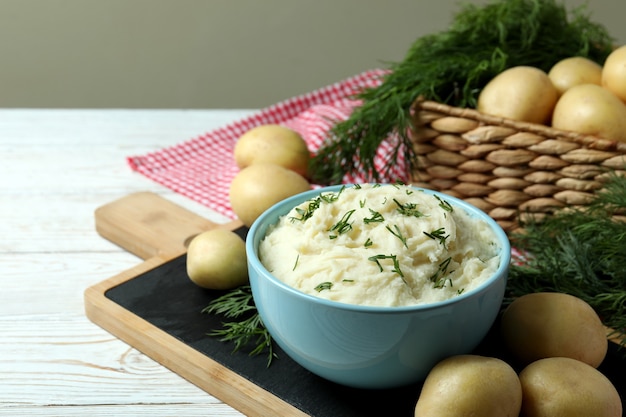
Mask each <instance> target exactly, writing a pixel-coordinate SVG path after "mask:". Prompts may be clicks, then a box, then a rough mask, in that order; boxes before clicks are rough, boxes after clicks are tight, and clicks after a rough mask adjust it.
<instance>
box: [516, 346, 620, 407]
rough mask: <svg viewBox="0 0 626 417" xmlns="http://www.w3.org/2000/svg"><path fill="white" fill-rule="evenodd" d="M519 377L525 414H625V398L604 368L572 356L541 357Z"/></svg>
mask: <svg viewBox="0 0 626 417" xmlns="http://www.w3.org/2000/svg"><path fill="white" fill-rule="evenodd" d="M519 379H520V382H521V385H522V391H523V399H522V410H521V414H520V416H521V417H589V416H593V417H621V416H622V401H621V399H620V396H619V393H618V392H617V389H616V388H615V386H614V385H613V384H612V383H611V381H610V380H609V379H608V378H607V377H606V376H604V375H603V374H602V373H601V372H600V371H598V370H597V369H595V368H594V367H592V366H589V365H587V364H586V363H583V362H580V361H577V360H576V359H571V358H546V359H540V360H538V361H535V362H533V363H531V364H530V365H528V366H527V367H526V368H524V369H523V370H522V371H521V372H520V374H519Z"/></svg>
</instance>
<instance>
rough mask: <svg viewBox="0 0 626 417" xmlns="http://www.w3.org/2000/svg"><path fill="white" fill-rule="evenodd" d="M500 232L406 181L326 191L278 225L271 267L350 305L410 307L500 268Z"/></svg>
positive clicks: (270, 248)
mask: <svg viewBox="0 0 626 417" xmlns="http://www.w3.org/2000/svg"><path fill="white" fill-rule="evenodd" d="M499 251H500V248H499V247H498V245H497V239H496V236H495V234H494V232H493V231H492V230H491V229H490V228H489V227H488V225H487V224H486V223H485V222H484V221H482V220H479V219H476V218H470V217H469V215H468V214H467V213H466V212H465V211H464V210H463V209H461V208H459V207H453V206H451V205H450V204H449V203H448V202H447V201H446V200H445V199H440V198H439V197H436V196H433V195H430V194H427V193H425V192H423V191H420V190H418V189H414V188H411V187H410V186H406V185H395V184H394V185H391V184H388V185H377V184H362V185H356V186H353V187H345V188H343V189H342V190H341V191H339V192H336V193H321V194H320V195H319V196H318V197H316V198H314V199H311V200H309V201H306V202H304V203H302V204H300V205H299V206H297V207H295V208H294V209H292V210H291V211H290V212H289V213H288V214H287V215H285V216H283V217H281V218H280V220H279V222H278V223H277V224H276V225H274V226H272V227H271V228H270V229H269V230H268V233H267V235H266V237H265V238H264V239H263V241H262V242H261V244H260V247H259V258H260V260H261V262H262V263H263V265H265V267H266V268H267V269H268V270H269V271H270V272H271V273H272V274H274V275H275V276H276V277H277V278H278V279H280V280H282V281H283V282H285V283H286V284H288V285H290V286H292V287H294V288H297V289H298V290H300V291H303V292H305V293H307V294H311V295H315V296H318V297H323V298H326V299H329V300H334V301H338V302H343V303H350V304H359V305H369V306H407V305H414V304H426V303H432V302H437V301H441V300H446V299H449V298H452V297H455V296H457V295H458V294H461V293H463V292H465V291H469V290H471V289H473V288H476V287H477V286H479V285H480V284H481V283H482V282H484V281H485V280H486V279H487V278H488V277H489V276H491V275H492V274H493V273H494V272H495V271H496V270H497V268H498V266H499V263H500V256H499Z"/></svg>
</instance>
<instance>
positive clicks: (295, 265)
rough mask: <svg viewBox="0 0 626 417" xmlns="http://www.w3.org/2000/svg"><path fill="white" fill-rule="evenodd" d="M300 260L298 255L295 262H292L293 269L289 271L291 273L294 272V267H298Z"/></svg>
mask: <svg viewBox="0 0 626 417" xmlns="http://www.w3.org/2000/svg"><path fill="white" fill-rule="evenodd" d="M299 260H300V254H298V256H296V262H294V264H293V268H292V269H291V270H292V271H295V270H296V267H297V266H298V261H299Z"/></svg>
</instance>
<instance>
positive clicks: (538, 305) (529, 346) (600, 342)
mask: <svg viewBox="0 0 626 417" xmlns="http://www.w3.org/2000/svg"><path fill="white" fill-rule="evenodd" d="M500 326H501V329H500V330H501V334H502V340H503V341H504V344H505V346H506V348H507V349H508V350H509V351H510V352H511V353H512V354H513V356H514V357H515V359H516V360H518V361H519V362H520V364H522V365H527V364H529V363H531V362H533V361H536V360H538V359H543V358H548V357H554V356H562V357H569V358H573V359H577V360H579V361H582V362H585V363H587V364H589V365H591V366H593V367H598V366H599V365H600V363H601V362H602V361H603V360H604V357H605V356H606V353H607V349H608V340H607V337H606V336H607V335H606V330H605V328H604V326H603V324H602V321H601V320H600V318H599V317H598V315H597V313H596V312H595V311H594V310H593V308H591V306H590V305H589V304H587V303H586V302H585V301H583V300H581V299H580V298H577V297H574V296H572V295H568V294H563V293H557V292H541V293H533V294H526V295H523V296H521V297H519V298H517V299H515V300H514V301H513V302H512V303H511V304H510V305H509V306H508V307H507V308H506V310H505V311H504V313H503V314H502V318H501V322H500Z"/></svg>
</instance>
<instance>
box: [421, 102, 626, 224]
mask: <svg viewBox="0 0 626 417" xmlns="http://www.w3.org/2000/svg"><path fill="white" fill-rule="evenodd" d="M412 110H413V112H412V114H413V118H414V122H415V126H416V129H415V131H414V132H413V134H412V137H413V141H414V149H415V152H416V155H417V161H416V164H415V169H414V172H413V180H414V184H415V185H418V186H423V187H426V188H431V189H435V190H438V191H442V192H445V193H447V194H450V195H453V196H455V197H459V198H461V199H463V200H466V201H467V202H469V203H471V204H473V205H475V206H477V207H479V208H481V209H482V210H484V211H485V212H487V213H488V214H489V215H490V216H491V217H492V218H493V219H495V220H496V221H497V222H498V223H499V224H500V225H501V226H502V228H503V229H504V230H505V231H507V232H512V231H515V230H517V229H518V227H519V225H520V223H521V222H523V221H524V220H526V219H527V216H533V218H534V219H535V220H538V221H540V220H541V219H542V218H543V217H544V216H546V215H549V214H550V213H554V212H555V211H556V210H560V209H563V208H566V207H580V206H586V205H587V204H589V202H590V201H591V199H592V198H593V196H594V193H595V192H597V191H598V190H600V189H602V187H603V181H604V180H605V179H606V176H607V175H608V174H609V171H611V172H615V173H617V174H619V175H624V174H626V143H618V142H614V141H608V140H604V139H598V138H596V137H590V136H586V135H581V134H577V133H573V132H566V131H562V130H557V129H553V128H550V127H547V126H543V125H538V124H533V123H526V122H519V121H515V120H511V119H505V118H501V117H494V116H488V115H485V114H483V113H480V112H478V111H476V110H473V109H465V108H458V107H452V106H449V105H445V104H441V103H437V102H433V101H423V100H417V101H416V102H415V103H414V105H413V109H412Z"/></svg>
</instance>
